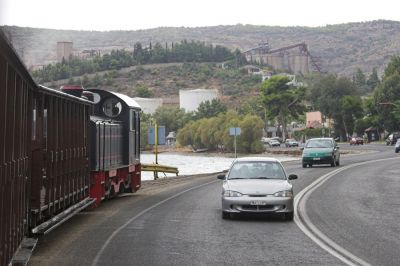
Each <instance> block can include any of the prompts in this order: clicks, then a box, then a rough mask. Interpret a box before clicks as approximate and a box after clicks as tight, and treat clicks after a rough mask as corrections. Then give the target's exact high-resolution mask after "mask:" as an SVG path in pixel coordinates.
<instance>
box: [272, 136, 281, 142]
mask: <svg viewBox="0 0 400 266" xmlns="http://www.w3.org/2000/svg"><path fill="white" fill-rule="evenodd" d="M271 139H273V140H277V141H279V143H282V142H283V140H282V138H280V137H272V138H271Z"/></svg>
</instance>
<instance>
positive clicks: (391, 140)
mask: <svg viewBox="0 0 400 266" xmlns="http://www.w3.org/2000/svg"><path fill="white" fill-rule="evenodd" d="M399 138H400V132H393V133H392V134H390V135H389V136H388V137H387V138H386V145H394V144H395V143H396V141H397V139H399Z"/></svg>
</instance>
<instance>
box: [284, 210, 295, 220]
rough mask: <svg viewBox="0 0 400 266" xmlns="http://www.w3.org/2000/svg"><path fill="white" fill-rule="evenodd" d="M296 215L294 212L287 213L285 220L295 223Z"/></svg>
mask: <svg viewBox="0 0 400 266" xmlns="http://www.w3.org/2000/svg"><path fill="white" fill-rule="evenodd" d="M293 217H294V213H293V212H287V213H285V220H286V221H293Z"/></svg>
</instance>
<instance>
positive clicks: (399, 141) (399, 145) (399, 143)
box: [394, 138, 400, 153]
mask: <svg viewBox="0 0 400 266" xmlns="http://www.w3.org/2000/svg"><path fill="white" fill-rule="evenodd" d="M399 151H400V138H399V139H397V141H396V146H395V147H394V152H395V153H399Z"/></svg>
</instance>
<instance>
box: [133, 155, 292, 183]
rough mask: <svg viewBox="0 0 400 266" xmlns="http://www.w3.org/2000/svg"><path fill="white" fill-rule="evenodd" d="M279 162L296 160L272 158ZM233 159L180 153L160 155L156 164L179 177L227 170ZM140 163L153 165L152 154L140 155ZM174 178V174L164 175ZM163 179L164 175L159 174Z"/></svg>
mask: <svg viewBox="0 0 400 266" xmlns="http://www.w3.org/2000/svg"><path fill="white" fill-rule="evenodd" d="M274 157H275V158H277V159H278V160H280V161H281V162H284V161H290V160H293V159H296V158H295V157H283V156H274ZM234 159H235V158H232V157H228V156H220V155H218V154H216V155H214V154H181V153H179V154H178V153H160V154H159V155H158V163H159V164H161V165H168V166H174V167H178V170H179V175H195V174H205V173H216V172H222V171H224V170H227V169H228V168H229V166H230V165H231V163H232V162H233V160H234ZM141 162H142V163H147V164H151V163H155V155H154V154H148V153H147V154H146V153H145V154H141ZM166 175H167V176H175V174H166ZM158 176H159V177H164V173H159V174H158ZM152 179H154V176H153V172H142V180H152Z"/></svg>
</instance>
